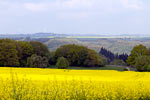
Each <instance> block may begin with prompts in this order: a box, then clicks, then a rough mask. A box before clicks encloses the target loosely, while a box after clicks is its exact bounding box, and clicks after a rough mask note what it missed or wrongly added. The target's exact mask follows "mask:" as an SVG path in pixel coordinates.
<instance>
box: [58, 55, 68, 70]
mask: <svg viewBox="0 0 150 100" xmlns="http://www.w3.org/2000/svg"><path fill="white" fill-rule="evenodd" d="M56 67H57V68H59V69H67V68H68V67H69V62H68V61H67V59H65V58H64V57H59V58H58V60H57V64H56Z"/></svg>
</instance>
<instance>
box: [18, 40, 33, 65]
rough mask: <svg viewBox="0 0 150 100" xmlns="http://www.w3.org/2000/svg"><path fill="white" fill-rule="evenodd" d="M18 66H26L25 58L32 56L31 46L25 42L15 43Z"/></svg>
mask: <svg viewBox="0 0 150 100" xmlns="http://www.w3.org/2000/svg"><path fill="white" fill-rule="evenodd" d="M16 46H17V51H18V57H19V62H20V66H26V63H27V58H28V57H31V55H32V54H33V48H32V45H31V44H30V43H29V42H26V41H17V43H16Z"/></svg>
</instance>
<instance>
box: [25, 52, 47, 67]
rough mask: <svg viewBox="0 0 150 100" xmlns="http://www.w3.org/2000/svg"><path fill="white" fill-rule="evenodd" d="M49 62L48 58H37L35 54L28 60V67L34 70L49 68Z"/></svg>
mask: <svg viewBox="0 0 150 100" xmlns="http://www.w3.org/2000/svg"><path fill="white" fill-rule="evenodd" d="M48 65H49V64H48V60H47V58H46V57H41V56H37V55H36V54H33V55H32V56H31V57H29V58H28V60H27V66H28V67H33V68H46V67H47V66H48Z"/></svg>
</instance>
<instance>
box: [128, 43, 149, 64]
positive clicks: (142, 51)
mask: <svg viewBox="0 0 150 100" xmlns="http://www.w3.org/2000/svg"><path fill="white" fill-rule="evenodd" d="M146 51H147V48H146V46H144V45H137V46H135V47H134V48H133V49H132V51H131V55H130V56H129V57H128V59H127V63H128V64H130V65H133V66H134V65H135V63H136V61H135V60H136V58H137V57H139V56H143V55H146Z"/></svg>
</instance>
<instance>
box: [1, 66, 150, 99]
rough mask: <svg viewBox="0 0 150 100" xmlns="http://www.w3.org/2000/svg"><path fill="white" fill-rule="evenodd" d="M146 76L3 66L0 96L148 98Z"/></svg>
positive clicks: (104, 71) (147, 78)
mask: <svg viewBox="0 0 150 100" xmlns="http://www.w3.org/2000/svg"><path fill="white" fill-rule="evenodd" d="M149 79H150V74H149V73H147V72H144V73H141V72H130V71H128V72H119V71H108V70H103V71H102V70H71V69H65V70H64V69H39V68H8V67H3V68H0V99H1V100H12V99H13V100H21V99H23V100H24V99H28V100H37V99H38V100H41V99H43V100H72V99H74V100H91V99H97V100H100V99H101V100H125V99H126V100H139V99H140V100H144V99H147V100H148V99H150V95H149V93H150V86H149V84H150V80H149Z"/></svg>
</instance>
